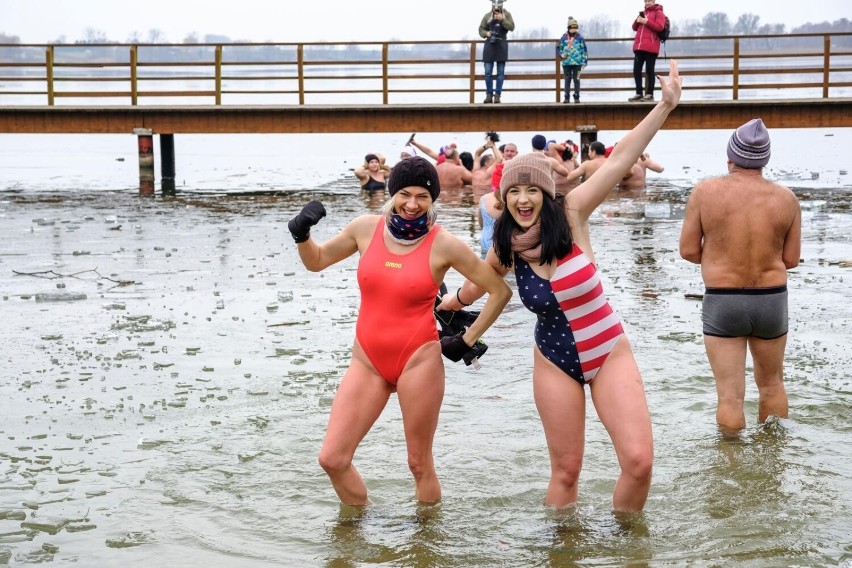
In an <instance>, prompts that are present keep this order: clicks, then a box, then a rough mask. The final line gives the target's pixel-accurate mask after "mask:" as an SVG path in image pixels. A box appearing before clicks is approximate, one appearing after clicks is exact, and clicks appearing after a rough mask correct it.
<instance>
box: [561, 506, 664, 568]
mask: <svg viewBox="0 0 852 568" xmlns="http://www.w3.org/2000/svg"><path fill="white" fill-rule="evenodd" d="M599 516H603V517H604V518H597V517H599ZM548 521H549V523H550V524H551V530H552V541H553V542H552V544H551V546H550V548H549V550H548V563H547V566H549V567H550V568H567V567H569V566H578V565H583V564H586V563H589V562H591V563H592V564H602V565H607V566H610V565H614V566H648V565H649V564H648V563H649V561H650V560H651V558H652V550H651V543H650V538H651V531H650V529H649V527H648V522H647V519H646V516H645V514H644V513H641V512H640V513H625V512H612V511H608V512H606V513H601V512H597V511H594V510H586V509H585V508H581V507H578V506H574V507H570V508H567V509H563V510H559V511H550V512H549V519H548Z"/></svg>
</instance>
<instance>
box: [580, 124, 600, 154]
mask: <svg viewBox="0 0 852 568" xmlns="http://www.w3.org/2000/svg"><path fill="white" fill-rule="evenodd" d="M577 132H579V133H580V161H581V162H585V161H586V160H588V159H589V145H590V144H591V143H592V142H597V141H598V127H597V126H596V125H594V124H584V125H581V126H578V127H577Z"/></svg>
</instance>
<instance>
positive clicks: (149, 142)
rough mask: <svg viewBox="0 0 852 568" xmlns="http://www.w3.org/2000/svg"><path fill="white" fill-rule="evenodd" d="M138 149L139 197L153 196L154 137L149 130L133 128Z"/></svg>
mask: <svg viewBox="0 0 852 568" xmlns="http://www.w3.org/2000/svg"><path fill="white" fill-rule="evenodd" d="M133 134H135V135H136V143H137V147H138V149H139V195H144V196H146V197H148V196H152V195H154V136H153V133H152V132H151V130H150V129H149V128H134V129H133Z"/></svg>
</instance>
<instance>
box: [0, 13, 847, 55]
mask: <svg viewBox="0 0 852 568" xmlns="http://www.w3.org/2000/svg"><path fill="white" fill-rule="evenodd" d="M672 16H674V17H672ZM669 17H670V18H672V34H671V36H672V40H675V41H671V40H670V42H669V44H668V45H667V48H668V50H669V55H677V54H678V53H691V54H700V53H705V54H706V53H713V52H718V51H720V50H724V51H726V52H727V51H729V50H730V47H729V46H730V43H728V44H726V45H725V46H724V47H720V44H719V42H717V41H714V40H709V39H708V40H695V41H690V42H688V43H684V42H677V41H676V40H677V39H678V38H679V37H689V36H698V37H700V36H718V35H736V36H743V37H744V38H745V37H748V36H755V35H756V36H761V35H783V34H787V33H788V32H787V30H786V26H785V25H784V24H768V23H767V24H762V23H761V22H760V16H757V15H755V14H751V13H746V14H742V15H741V16H740V17H739V18H738V19H737V20H736V21H735V22H734V21H732V20H731V19H730V18H729V17H728V15H727V14H726V13H724V12H708V13H707V14H706V15H705V16H704V17H703V18H702V19H700V20H678V19H677V17H676V14H669ZM580 31H581V33H582V34H583V35H584V36H585V37H586V39H587V40H589V44H590V45H589V51H590V55H591V56H592V57H593V58H594V57H597V56H599V57H612V56H619V55H624V54H625V53H629V51H630V47H631V42H630V41H602V40H612V39H615V38H626V37H630V38H632V35H633V33H632V30H630V28H629V27H628V28H625V26H624V24H623V23H622V22H620V21H618V20H615V19H613V18H610V17H607V16H597V17H592V18H589V19H588V20H584V21H583V22H581V30H580ZM827 32H828V33H843V32H852V21H850V20H849V19H847V18H842V19H839V20H836V21H834V22H827V21H826V22H821V23H810V22H808V23H805V24H802V25H800V26H796V27H794V28H792V29H790V30H789V33H790V34H798V33H827ZM559 35H561V31H560V34H559ZM557 37H558V35H554V34H552V33H551V31H550V30H549V29H547V28H544V27H541V28H537V29H530V30H524V29H523V28H520V29H517V30H516V33H514V34H513V35H512V36H511V39H516V40H539V41H537V42H530V43H522V42H518V43H515V45H513V46H512V51H511V57H512V58H531V59H534V58H548V57H550V56H552V55H553V53H554V43H555V41H556V40H555V38H557ZM471 40H473V41H479V38H478V37H465V38H461V39H460V40H459V42H458V43H456V44H450V43H445V44H412V45H401V46H392V47H391V51H390V58H391V60H393V61H405V60H406V59H426V58H428V59H459V60H462V61H463V60H465V59H466V58H467V57H468V53H469V48H468V46H467V44H469V42H470V41H471ZM596 40H597V41H596ZM391 41H402V40H391ZM0 43H7V44H17V43H21V41H20V38H19V37H18V36H15V35H8V34H5V33H2V32H0ZM50 43H51V44H54V45H57V46H59V45H61V46H63V49H62V52H61V53H62V58H63V59H64V60H65V61H68V62H73V61H80V60H92V58H93V57H94V59H95V60H96V61H103V62H109V61H114V62H125V61H127V58H128V53H127V48H126V47H109V46H103V47H101V48H97V49H95V50H93V49H92V48H95V47H96V46H97V45H98V44H109V43H131V44H140V43H141V44H165V43H169V41H168V40H167V38H166V37H165V36H164V34H163V33H162V32H161V31H160V30H158V29H152V30H149V31H148V33H147V35H145V36H144V37H142V36H141V35H140V34H139V33H138V32H134V33H133V34H132V35H131V36H130V37H128V38H126V40H125V41H124V42H120V41H116V40H113V39H110V38H108V37H107V35H106V33H104V32H103V31H101V30H98V29H94V28H88V29H87V30H86V32H85V37H84V38H83V39H79V40H76V41H73V42H68V41H66V38H65V37H64V36H61V37H59V38H57V39H56V40H54V41H52V42H50ZM181 43H183V44H199V43H204V44H232V43H253V42H251V41H249V40H244V39H232V38H230V37H228V36H225V35H216V34H207V35H204V36H203V37H202V36H199V34H197V33H191V34H189V35H187V36H186V37H185V38H183V41H182V42H181ZM254 43H256V42H254ZM834 45H835V47H839V46H852V36H848V37H840V38H836V39H835V40H834ZM740 47H741V50H742V51H743V52H748V51H762V50H767V49H772V50H775V49H782V50H791V51H795V50H797V49H801V48H817V47H818V48H820V49H821V48H822V40H821V39H820V38H754V39H751V40H746V41H741V46H740ZM75 48H79V49H75ZM12 53H14V55H11V53H4V52H3V50H0V62H2V61H43V60H44V53H43V52H42V51H40V50H38V49H32V50H14V51H13V52H12ZM296 57H297V55H296V49H295V47H291V46H274V45H273V46H237V45H232V46H228V47H227V49H226V50H225V61H229V60H230V61H240V62H245V61H253V62H267V61H268V62H292V61H295V60H296ZM212 58H213V51H212V48H209V47H204V46H181V47H170V46H166V45H164V46H162V47H154V48H146V49H144V50H142V51H141V52H140V61H150V62H171V61H188V60H189V61H211V60H212ZM305 58H306V59H307V60H320V61H328V60H330V61H346V60H358V61H372V60H375V61H381V58H382V52H381V47H380V46H379V45H375V46H373V45H367V46H361V45H335V44H333V43H328V44H326V45H320V46H308V47H306V48H305Z"/></svg>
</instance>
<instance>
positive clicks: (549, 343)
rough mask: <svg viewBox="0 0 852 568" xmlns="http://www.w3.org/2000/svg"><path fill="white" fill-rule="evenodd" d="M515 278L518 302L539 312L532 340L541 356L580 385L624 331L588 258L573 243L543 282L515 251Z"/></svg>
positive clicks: (598, 366)
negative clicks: (570, 249)
mask: <svg viewBox="0 0 852 568" xmlns="http://www.w3.org/2000/svg"><path fill="white" fill-rule="evenodd" d="M515 278H516V280H517V282H518V293H519V294H520V296H521V301H522V302H523V303H524V305H525V306H526V307H527V309H528V310H530V311H531V312H533V313H534V314H536V316H538V323H537V324H536V326H535V343H536V345H537V346H538V349H539V351H541V354H542V355H544V356H545V357H546V358H547V359H548V360H549V361H551V362H552V363H553V364H554V365H556V366H557V367H559V368H560V369H561V370H562V371H564V372H565V373H566V374H567V375H568V376H570V377H571V378H572V379H574V380H575V381H577V382H579V383H580V384H581V385H584V384H586V383H588V382H589V381H591V380H592V379H594V378H595V375H596V374H597V372H598V370H599V369H600V368H601V366H602V365H603V363H604V361H606V358H607V356H609V354H610V352H611V351H612V349H613V347H615V344H616V343H617V342H618V340H619V339H620V338H621V336H622V335H623V334H624V329H623V328H622V327H621V322H620V321H619V319H618V316H616V315H615V313H614V312H613V311H612V307H610V305H609V303H608V302H607V301H606V297H605V296H604V293H603V286H601V278H600V275H599V274H598V271H597V268H595V265H594V264H592V262H591V261H590V260H589V257H587V256H586V255H585V254H584V253H583V251H582V250H580V247H578V246H577V245H576V244H574V248H573V250H572V251H571V253H570V254H569V255H567V256H565V257H563V258H560V259H559V260H558V261H557V262H556V272H554V274H553V277H552V278H551V279H550V281H548V280H545V279H544V278H541V277H540V276H538V275H537V274H536V273H535V272H533V270H532V267H530V265H529V263H528V262H526V261H525V260H523V259H522V258H520V257H519V256H517V255H515Z"/></svg>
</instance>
